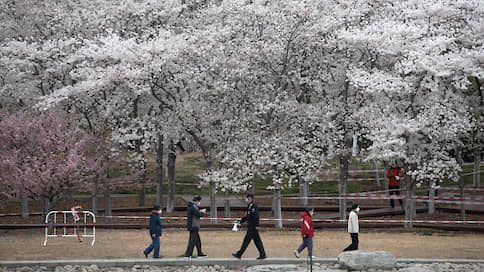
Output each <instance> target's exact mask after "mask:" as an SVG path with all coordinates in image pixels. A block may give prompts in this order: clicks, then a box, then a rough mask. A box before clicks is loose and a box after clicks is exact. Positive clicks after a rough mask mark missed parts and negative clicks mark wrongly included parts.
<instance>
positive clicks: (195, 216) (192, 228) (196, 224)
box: [185, 196, 207, 258]
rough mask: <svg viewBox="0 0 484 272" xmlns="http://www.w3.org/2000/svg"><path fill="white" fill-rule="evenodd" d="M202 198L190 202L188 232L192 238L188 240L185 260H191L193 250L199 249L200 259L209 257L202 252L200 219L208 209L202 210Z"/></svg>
mask: <svg viewBox="0 0 484 272" xmlns="http://www.w3.org/2000/svg"><path fill="white" fill-rule="evenodd" d="M200 200H202V198H201V197H200V196H195V197H194V198H193V202H191V201H189V202H188V208H187V230H188V231H189V232H190V237H189V238H188V246H187V250H186V251H185V258H191V257H192V253H193V248H194V247H197V252H198V257H197V258H206V257H207V255H206V254H204V253H203V252H202V242H201V241H200V234H199V233H198V231H199V230H200V217H202V216H203V215H204V214H205V212H206V211H207V210H206V209H202V210H200V208H199V207H200Z"/></svg>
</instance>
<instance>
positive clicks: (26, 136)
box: [0, 111, 104, 214]
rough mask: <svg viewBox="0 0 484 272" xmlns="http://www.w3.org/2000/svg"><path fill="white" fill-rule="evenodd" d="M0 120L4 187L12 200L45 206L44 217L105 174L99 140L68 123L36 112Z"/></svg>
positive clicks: (0, 178)
mask: <svg viewBox="0 0 484 272" xmlns="http://www.w3.org/2000/svg"><path fill="white" fill-rule="evenodd" d="M0 118H1V119H0V186H1V187H2V190H1V191H2V194H4V195H5V196H7V197H8V198H10V199H19V198H22V197H28V198H31V199H35V200H41V201H42V212H43V214H46V213H47V212H48V211H49V210H51V209H53V208H54V207H55V205H56V204H58V203H59V202H60V201H62V200H65V199H66V197H67V196H69V194H70V193H72V192H73V191H76V190H78V189H79V188H81V187H84V188H85V187H88V186H90V185H91V184H92V183H91V180H92V179H93V178H94V177H95V176H96V174H98V175H99V174H102V173H103V172H104V171H103V169H102V168H103V167H102V166H101V164H100V163H99V160H96V157H97V156H96V152H97V148H96V144H95V143H96V142H97V140H96V138H95V137H93V136H92V135H88V134H85V133H83V132H82V131H81V130H80V129H79V128H77V127H76V126H75V125H74V124H73V122H71V121H72V120H71V119H70V118H63V117H60V116H59V115H58V114H56V113H55V112H45V113H39V112H34V111H21V112H18V113H16V114H11V115H8V114H3V115H1V117H0Z"/></svg>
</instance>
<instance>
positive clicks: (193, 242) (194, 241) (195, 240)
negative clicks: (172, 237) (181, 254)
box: [185, 229, 203, 256]
mask: <svg viewBox="0 0 484 272" xmlns="http://www.w3.org/2000/svg"><path fill="white" fill-rule="evenodd" d="M198 231H199V230H198V229H197V230H191V231H190V237H189V238H188V246H187V250H186V251H185V256H192V254H193V248H194V247H197V252H198V255H202V254H203V253H202V242H201V241H200V235H199V234H198Z"/></svg>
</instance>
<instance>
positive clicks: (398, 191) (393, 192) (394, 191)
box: [388, 186, 403, 208]
mask: <svg viewBox="0 0 484 272" xmlns="http://www.w3.org/2000/svg"><path fill="white" fill-rule="evenodd" d="M388 190H390V195H400V187H399V186H388ZM392 190H393V191H392ZM398 202H400V206H402V208H403V201H402V199H401V198H399V199H398ZM390 205H391V206H392V208H395V202H394V201H393V199H390Z"/></svg>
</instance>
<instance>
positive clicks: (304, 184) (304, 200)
mask: <svg viewBox="0 0 484 272" xmlns="http://www.w3.org/2000/svg"><path fill="white" fill-rule="evenodd" d="M308 195H309V182H308V181H307V180H303V179H299V196H300V197H301V205H302V206H307V205H308Z"/></svg>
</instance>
